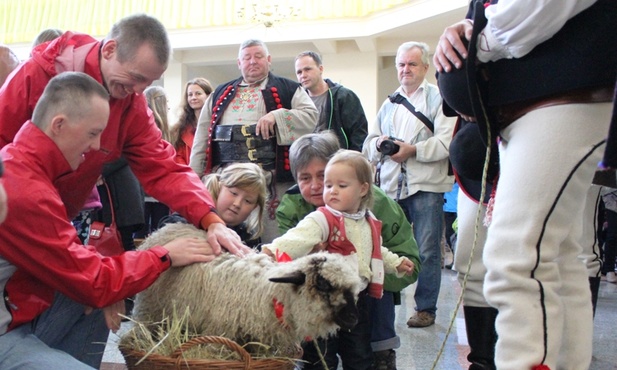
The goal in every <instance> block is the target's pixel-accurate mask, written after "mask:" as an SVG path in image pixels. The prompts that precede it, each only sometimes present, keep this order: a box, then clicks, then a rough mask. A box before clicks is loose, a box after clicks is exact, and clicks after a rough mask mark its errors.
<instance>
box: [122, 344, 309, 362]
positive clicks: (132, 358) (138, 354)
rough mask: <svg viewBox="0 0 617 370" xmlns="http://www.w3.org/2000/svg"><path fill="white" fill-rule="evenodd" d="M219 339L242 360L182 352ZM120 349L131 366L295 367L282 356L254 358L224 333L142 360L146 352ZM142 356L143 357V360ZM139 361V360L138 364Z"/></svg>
mask: <svg viewBox="0 0 617 370" xmlns="http://www.w3.org/2000/svg"><path fill="white" fill-rule="evenodd" d="M209 343H218V344H223V345H225V346H227V347H228V348H230V349H232V350H233V351H235V352H237V353H238V354H239V355H240V358H241V359H242V361H231V360H215V359H185V358H183V356H182V353H183V352H184V351H186V350H188V349H189V348H191V347H193V346H197V345H200V344H209ZM298 350H299V352H298V357H301V356H302V350H301V349H298ZM120 352H122V355H123V356H124V359H125V361H126V366H127V368H128V369H129V370H177V369H193V370H219V369H220V370H223V369H226V370H249V369H251V370H293V369H294V364H293V362H292V361H291V360H289V359H282V358H257V359H255V358H252V357H251V355H250V354H249V353H248V352H247V351H246V350H245V349H244V348H242V347H241V346H240V345H239V344H238V343H236V342H234V341H232V340H230V339H227V338H224V337H215V336H207V337H197V338H193V339H191V340H189V341H188V342H186V343H184V344H182V345H181V346H180V348H178V349H176V350H175V351H174V353H172V354H171V356H170V357H167V356H161V355H158V354H150V355H149V356H148V357H146V358H145V359H143V360H142V358H143V357H144V356H145V352H142V351H135V350H133V349H131V348H127V347H125V346H120ZM140 360H142V361H141V362H140ZM138 362H139V364H138Z"/></svg>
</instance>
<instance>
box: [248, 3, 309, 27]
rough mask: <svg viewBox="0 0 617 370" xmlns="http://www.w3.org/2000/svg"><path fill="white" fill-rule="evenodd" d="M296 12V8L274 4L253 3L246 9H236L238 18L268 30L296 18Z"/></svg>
mask: <svg viewBox="0 0 617 370" xmlns="http://www.w3.org/2000/svg"><path fill="white" fill-rule="evenodd" d="M298 11H299V9H298V8H296V7H293V6H287V5H282V4H279V3H276V2H254V3H253V4H251V6H250V7H249V8H248V9H246V8H245V7H241V8H240V9H238V17H240V18H242V19H245V20H247V21H250V22H254V23H262V24H263V25H264V26H266V27H267V28H270V27H272V26H274V24H275V23H278V22H281V21H284V20H287V19H290V18H293V17H296V16H298Z"/></svg>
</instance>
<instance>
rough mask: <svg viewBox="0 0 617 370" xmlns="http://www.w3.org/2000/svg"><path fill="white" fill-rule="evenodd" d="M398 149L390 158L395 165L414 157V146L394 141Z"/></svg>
mask: <svg viewBox="0 0 617 370" xmlns="http://www.w3.org/2000/svg"><path fill="white" fill-rule="evenodd" d="M394 142H395V143H396V144H398V146H399V147H400V148H399V150H398V152H396V153H395V154H392V155H391V156H390V158H391V159H392V160H393V161H394V162H396V163H403V162H405V161H406V160H408V159H409V158H415V157H416V151H417V149H416V146H415V145H414V144H408V143H405V142H402V141H398V140H395V141H394Z"/></svg>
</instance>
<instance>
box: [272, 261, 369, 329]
mask: <svg viewBox="0 0 617 370" xmlns="http://www.w3.org/2000/svg"><path fill="white" fill-rule="evenodd" d="M304 258H306V259H307V261H304V263H301V264H300V266H299V267H301V268H299V269H297V270H294V271H293V272H291V273H289V274H288V275H286V276H284V277H278V278H271V279H270V280H271V281H274V282H283V283H292V284H295V285H296V287H297V288H298V289H300V288H303V289H305V290H306V291H307V292H308V293H309V294H310V295H311V296H313V297H314V298H312V299H314V300H319V301H321V302H323V304H324V305H325V306H327V307H326V309H327V310H328V312H331V313H332V314H331V317H330V319H331V320H332V322H333V323H334V324H336V325H337V326H340V327H341V328H342V329H346V330H349V329H352V328H353V327H354V326H355V325H356V324H357V323H358V318H359V312H358V308H357V306H356V301H357V299H358V294H359V292H360V289H361V288H362V281H361V279H360V277H359V275H358V270H357V268H355V267H354V266H355V265H354V264H353V262H351V261H349V260H348V259H346V258H345V257H343V256H341V255H339V254H330V253H317V254H312V255H309V256H307V257H303V258H302V259H304ZM300 260H301V259H298V260H296V261H298V262H299V261H300ZM296 261H294V262H292V263H295V262H296ZM307 262H308V263H307ZM290 267H291V266H290Z"/></svg>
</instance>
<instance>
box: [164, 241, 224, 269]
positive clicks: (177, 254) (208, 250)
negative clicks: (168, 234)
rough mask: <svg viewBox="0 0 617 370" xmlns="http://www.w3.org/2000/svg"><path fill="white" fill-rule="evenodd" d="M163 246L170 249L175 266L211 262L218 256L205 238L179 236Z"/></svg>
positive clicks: (172, 262)
mask: <svg viewBox="0 0 617 370" xmlns="http://www.w3.org/2000/svg"><path fill="white" fill-rule="evenodd" d="M163 248H165V249H167V251H169V258H171V265H172V266H174V267H180V266H186V265H190V264H192V263H196V262H210V261H212V260H213V259H214V258H215V257H216V254H215V253H214V251H213V248H212V247H211V246H210V244H209V243H208V242H207V241H205V240H203V239H197V238H178V239H174V240H172V241H171V242H169V243H167V244H165V245H164V246H163Z"/></svg>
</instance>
